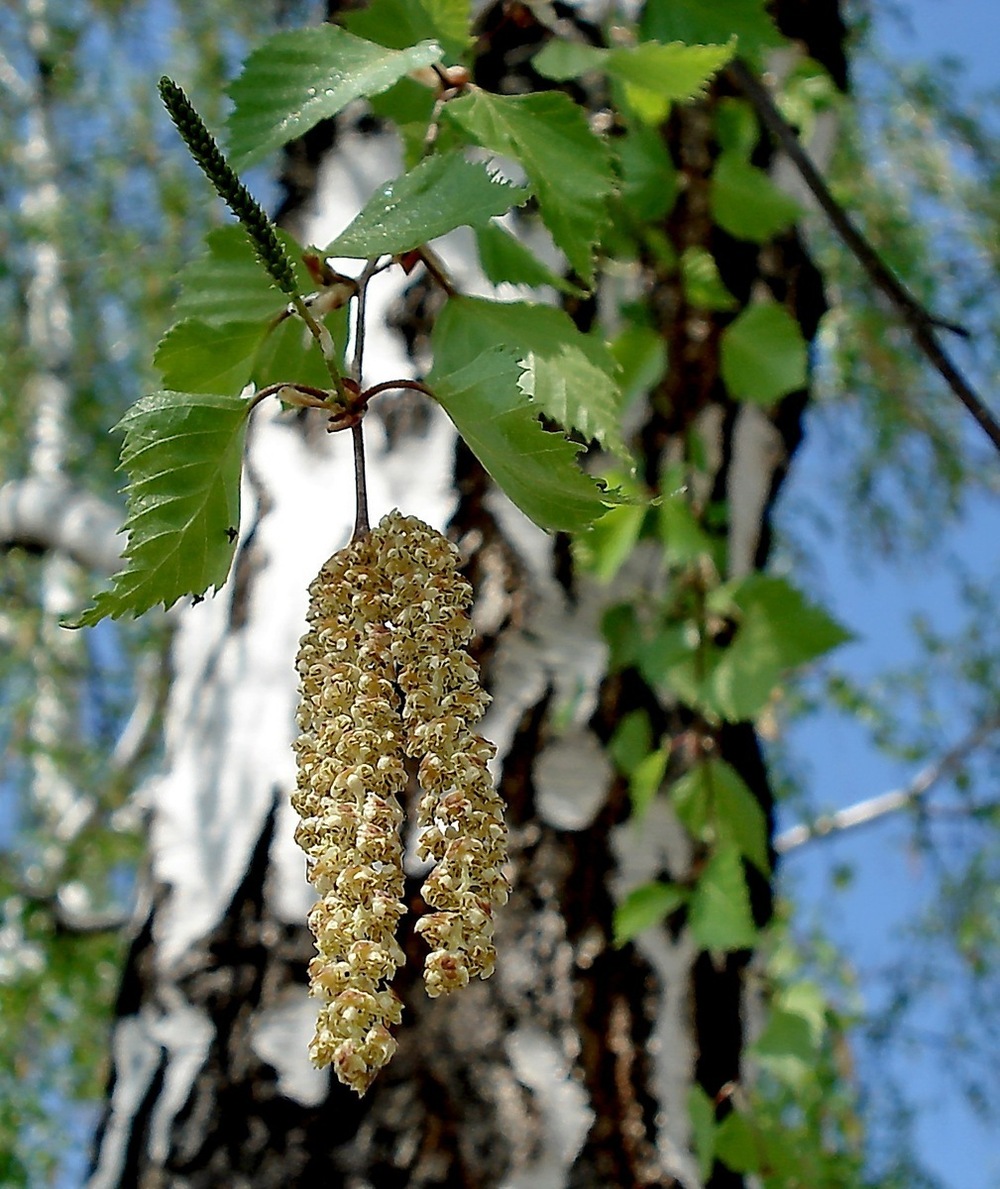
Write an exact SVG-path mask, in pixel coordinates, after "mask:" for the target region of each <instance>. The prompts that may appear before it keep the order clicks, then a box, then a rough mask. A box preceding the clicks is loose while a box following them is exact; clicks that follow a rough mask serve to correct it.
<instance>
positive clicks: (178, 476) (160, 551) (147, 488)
mask: <svg viewBox="0 0 1000 1189" xmlns="http://www.w3.org/2000/svg"><path fill="white" fill-rule="evenodd" d="M249 408H250V405H249V402H248V401H246V400H244V399H242V398H240V397H235V396H224V395H220V394H209V393H201V394H197V395H196V394H193V393H190V392H156V393H153V394H152V395H150V396H144V397H143V398H142V399H141V400H139V401H138V402H137V403H136V404H135V405H133V406H132V408H131V409H129V411H128V412H127V413H126V414H125V416H124V417H123V418H122V420H121V421H120V422H119V424H118V428H119V429H121V430H124V432H125V442H124V445H123V446H122V467H123V469H124V470H125V471H126V472H127V474H128V476H129V485H128V488H127V494H128V517H127V519H126V521H125V531H126V532H127V533H128V544H127V545H126V547H125V551H124V554H123V556H124V558H125V560H126V562H127V565H126V567H125V569H124V570H123V571H122V572H121V573H119V574H117V575H116V576H115V578H114V586H113V587H112V589H111V590H109V591H104V592H102V593H101V594H99V595H97V597H96V598H95V599H94V606H93V607H91V608H89V609H88V610H87V611H85V612H84V613H83V614H82V615H81V616H80V617H79V619H78V620H76V622H75V623H74V625H73V626H75V627H83V626H90V625H92V624H95V623H97V622H98V621H99V620H101V619H104V618H105V616H110V617H111V618H113V619H117V618H119V616H122V615H141V614H142V613H143V612H144V611H148V610H149V609H150V608H151V607H153V606H155V605H156V604H157V603H162V604H163V605H164V606H165V607H170V606H171V605H172V604H173V603H175V602H176V601H177V599H179V598H181V597H182V596H183V595H188V594H193V595H200V594H203V593H204V592H205V591H206V590H208V588H209V587H210V586H212V587H214V588H215V589H216V590H218V588H219V587H220V586H221V585H222V583H223V582H225V580H226V576H227V575H228V573H229V567H230V565H231V563H232V558H233V550H234V548H235V539H236V530H237V529H238V527H239V522H240V468H241V463H242V458H243V443H244V438H245V435H246V426H247V415H248V412H249Z"/></svg>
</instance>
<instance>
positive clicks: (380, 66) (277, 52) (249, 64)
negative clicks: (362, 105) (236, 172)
mask: <svg viewBox="0 0 1000 1189" xmlns="http://www.w3.org/2000/svg"><path fill="white" fill-rule="evenodd" d="M441 57H442V50H441V47H440V46H439V45H437V44H436V43H435V42H432V41H425V42H421V43H420V44H419V45H415V46H411V47H409V48H408V49H405V50H395V49H387V48H386V47H385V46H381V45H376V44H375V43H374V42H371V41H365V40H363V39H362V38H360V37H355V36H353V34H351V33H348V32H346V30H344V29H341V28H338V26H336V25H320V26H318V27H316V28H311V29H291V30H285V31H283V32H281V33H276V34H274V36H273V37H269V38H267V40H266V41H264V42H263V43H262V44H261V45H260V46H258V48H257V49H255V50H254V51H253V53H252V54H251V55H250V56H249V58H247V60H246V62H245V64H244V66H243V71H242V73H241V74H240V76H239V77H238V78H237V79H236V80H235V81H234V82H233V83H232V85H231V86H230V87H229V95H230V98H231V99H232V100H233V104H234V108H233V111H232V114H231V115H230V117H229V120H228V124H227V127H228V132H229V150H230V153H231V155H232V157H233V163H234V165H236V166H237V167H239V168H244V167H245V166H247V165H249V164H251V163H252V162H254V161H258V160H260V158H261V157H264V156H266V154H267V153H269V152H271V150H273V149H278V148H280V147H281V146H282V145H283V144H287V142H288V141H290V140H293V139H294V138H295V137H296V136H301V135H302V134H303V133H304V132H308V131H309V129H310V128H313V127H315V125H316V124H318V123H319V122H320V120H325V119H328V118H329V117H330V116H334V115H336V114H337V112H339V111H340V110H341V109H342V108H344V107H346V106H347V104H348V103H351V102H352V101H353V100H355V99H361V98H362V97H364V96H366V95H377V94H379V92H381V91H385V90H386V89H387V88H388V87H391V86H392V84H393V83H394V82H396V81H397V80H398V79H401V78H402V77H403V76H404V75H406V74H409V73H410V71H412V70H419V69H420V68H421V67H423V66H430V65H431V64H432V63H434V62H439V61H440V60H441Z"/></svg>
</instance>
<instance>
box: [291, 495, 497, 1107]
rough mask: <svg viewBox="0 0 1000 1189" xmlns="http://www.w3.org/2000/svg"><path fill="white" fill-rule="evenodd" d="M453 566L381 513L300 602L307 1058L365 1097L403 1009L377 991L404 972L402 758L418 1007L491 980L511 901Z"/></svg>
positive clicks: (425, 531) (449, 553)
mask: <svg viewBox="0 0 1000 1189" xmlns="http://www.w3.org/2000/svg"><path fill="white" fill-rule="evenodd" d="M458 560H459V559H458V553H457V551H456V550H455V548H454V546H452V545H451V544H450V543H449V542H448V541H447V539H446V538H445V537H443V536H442V535H441V534H440V533H438V532H436V531H435V530H434V529H432V528H430V527H429V526H428V525H426V524H424V523H423V522H422V521H419V520H416V519H414V518H412V517H405V516H402V515H400V514H399V513H398V512H393V513H390V514H389V515H388V516H386V517H385V518H384V519H383V520H382V522H381V524H380V525H379V526H378V527H377V528H376V529H374V530H373V531H372V532H371V533H370V534H369V535H368V536H367V537H365V538H364V539H362V540H360V541H357V542H355V543H353V544H352V545H350V546H348V547H347V548H346V549H344V550H342V551H341V552H340V553H338V554H335V555H334V557H332V558H331V559H330V560H329V561H328V562H327V563H326V565H325V566H324V567H323V569H322V570H321V571H320V573H319V574H318V576H317V577H316V579H315V581H314V582H313V583H312V585H311V586H310V588H309V596H310V602H309V613H308V622H309V630H308V631H307V633H306V635H305V636H304V637H303V638H302V643H301V645H300V648H299V655H298V671H299V677H300V683H301V701H300V706H299V712H298V724H299V729H300V731H301V734H300V735H299V738H298V740H297V741H296V744H295V750H296V755H297V760H298V772H299V775H298V784H297V788H296V792H295V794H294V795H293V798H292V803H293V805H294V807H295V809H296V811H297V812H298V814H299V816H300V818H301V821H300V823H299V826H298V829H297V831H296V840H297V841H298V843H299V845H300V846H301V847H302V848H303V850H304V851H305V853H306V868H307V875H308V877H309V880H310V882H311V883H312V884H313V886H314V887H315V889H316V892H317V893H318V895H319V897H320V898H319V900H318V901H317V902H316V904H315V905H314V907H313V909H312V911H311V912H310V914H309V926H310V928H311V930H312V932H313V934H314V935H315V938H316V950H317V953H316V956H315V957H314V958H313V960H312V962H311V963H310V967H309V978H310V987H311V991H312V993H313V994H314V995H316V996H317V997H319V998H320V999H321V1000H322V1006H321V1008H320V1012H319V1018H318V1021H317V1026H316V1036H315V1038H314V1039H313V1043H312V1045H311V1046H310V1055H311V1057H312V1059H313V1061H314V1063H315V1064H316V1065H318V1066H324V1065H328V1064H332V1065H333V1068H334V1070H335V1071H336V1073H337V1076H338V1077H339V1078H340V1080H341V1081H343V1082H345V1083H346V1084H347V1085H349V1086H351V1087H353V1088H354V1089H355V1090H356V1091H357V1092H358V1093H359V1094H363V1093H364V1092H365V1090H367V1088H368V1086H369V1085H370V1084H371V1082H372V1080H373V1079H374V1077H375V1075H376V1073H377V1072H378V1070H379V1069H380V1068H381V1067H382V1066H383V1065H384V1064H385V1063H386V1062H387V1061H388V1060H389V1059H390V1057H391V1056H392V1054H393V1052H394V1051H395V1047H396V1042H395V1040H394V1039H393V1037H392V1035H391V1033H390V1031H389V1027H390V1025H392V1024H398V1023H399V1021H400V1011H401V1008H400V1004H399V1001H398V999H397V998H396V996H395V995H394V994H393V992H392V991H391V989H389V983H390V982H391V981H392V978H393V976H394V975H395V972H396V970H397V968H398V967H399V966H401V965H402V963H403V962H404V955H403V952H402V950H401V948H400V946H399V943H398V941H397V939H396V929H397V925H398V923H399V920H400V918H401V916H402V915H403V914H404V912H405V906H404V904H403V903H402V901H401V900H400V896H401V895H402V891H403V869H402V840H401V827H402V825H403V821H404V812H403V808H402V805H401V803H400V799H399V798H400V795H401V794H402V793H404V792H405V789H406V785H407V774H406V767H405V762H404V761H405V757H407V756H409V757H412V758H413V759H415V760H416V761H417V762H418V764H419V768H418V779H419V783H420V787H421V793H420V797H419V801H418V805H417V813H416V823H417V831H418V833H417V853H418V856H419V857H420V858H422V859H425V860H432V861H433V862H434V864H435V865H434V867H433V869H432V870H431V872H430V874H429V875H428V876H427V879H426V881H425V883H424V886H423V888H422V894H423V897H424V900H425V901H426V903H427V904H428V905H430V906H431V907H432V908H433V909H435V910H436V911H433V912H430V913H427V914H425V915H424V916H423V917H421V919H420V920H419V921H418V922H417V925H416V930H417V932H418V933H419V934H420V935H421V936H422V937H423V938H424V940H425V941H426V942H427V944H428V945H429V946H430V953H429V954H428V955H427V958H426V963H425V969H424V983H425V986H426V988H427V993H428V994H429V995H431V996H437V995H440V994H442V993H443V992H447V991H452V990H454V989H455V988H457V987H461V986H464V985H465V984H466V983H468V981H469V979H470V978H471V977H473V976H475V975H478V976H479V977H480V978H488V977H489V975H490V974H491V973H492V972H493V966H494V961H495V956H496V955H495V950H494V947H493V909H494V907H496V906H497V905H500V904H503V903H504V902H505V900H506V898H507V883H506V879H505V877H504V874H503V865H504V863H505V861H506V829H505V826H504V820H503V804H502V801H501V799H500V797H499V796H498V794H497V793H496V792H495V790H494V788H493V782H492V779H491V777H490V774H489V770H488V768H487V763H488V761H489V760H490V759H491V758H492V756H493V753H494V749H493V745H492V744H490V743H488V742H487V741H486V740H485V739H483V738H481V737H480V736H479V735H477V734H476V733H475V730H474V727H475V725H476V724H477V723H478V721H479V719H480V718H481V717H482V714H483V712H484V710H485V709H486V706H487V704H488V701H489V698H488V696H487V694H486V693H485V691H484V690H483V689H482V686H481V685H480V681H479V671H478V668H477V667H476V665H475V663H474V662H473V661H472V659H471V658H470V656H469V654H468V652H467V651H466V645H467V644H468V642H469V639H470V637H471V635H472V628H471V624H470V622H469V616H468V610H469V607H470V605H471V602H472V590H471V587H470V586H469V584H468V583H467V582H466V581H465V579H464V578H462V576H461V574H460V573H459V570H458Z"/></svg>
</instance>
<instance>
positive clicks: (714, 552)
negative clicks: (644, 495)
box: [659, 483, 726, 571]
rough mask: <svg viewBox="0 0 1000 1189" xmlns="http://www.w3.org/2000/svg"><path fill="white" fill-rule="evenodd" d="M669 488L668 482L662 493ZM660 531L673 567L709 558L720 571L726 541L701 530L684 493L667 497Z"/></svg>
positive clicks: (664, 547) (664, 501)
mask: <svg viewBox="0 0 1000 1189" xmlns="http://www.w3.org/2000/svg"><path fill="white" fill-rule="evenodd" d="M670 489H671V488H670V485H669V483H664V484H663V486H662V490H664V491H669V490H670ZM659 529H660V540H661V541H662V542H663V553H664V556H665V557H666V559H667V562H668V563H669V564H670V565H672V566H678V567H684V566H689V565H691V564H692V563H695V562H698V561H700V560H701V559H702V558H703V557H710V558H711V559H712V561H713V563H714V564H715V567H716V569H717V570H720V571H721V569H722V566H721V564H720V563H721V561H722V557H723V555H724V553H725V547H726V543H725V540H724V539H723V538H720V537H713V536H711V535H710V534H709V533H707V532H706V531H705V530H704V528H702V526H701V524H699V522H698V520H697V518H696V517H695V514H694V510H693V509H692V507H691V504H690V503H689V501H688V500H687V499H685V498H684V495H683V494H680V493H679V494H677V495H674V496H667V497H666V498H665V499H664V500H663V502H662V503H661V504H660V507H659Z"/></svg>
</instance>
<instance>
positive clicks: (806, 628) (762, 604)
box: [710, 574, 851, 722]
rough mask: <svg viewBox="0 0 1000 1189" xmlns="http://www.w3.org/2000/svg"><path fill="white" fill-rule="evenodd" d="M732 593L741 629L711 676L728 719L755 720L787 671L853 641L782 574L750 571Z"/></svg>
mask: <svg viewBox="0 0 1000 1189" xmlns="http://www.w3.org/2000/svg"><path fill="white" fill-rule="evenodd" d="M730 597H731V599H732V603H733V605H734V606H735V608H736V614H737V616H738V618H739V627H738V629H737V631H736V635H735V636H734V637H733V640H732V642H731V643H730V644H729V645H728V646H727V647H726V648H725V649H724V650H723V651H722V654H721V656H720V658H719V662H718V664H717V665H716V666H715V668H714V671H713V672H712V674H711V677H710V687H711V694H712V701H713V702H714V704H715V705H716V706H718V708H719V710H720V711H721V712H722V714H723V715H724V716H725V717H726V718H727V719H729V720H730V721H734V722H738V721H741V720H750V719H753V718H754V717H755V716H756V715H757V714H759V713H760V711H761V710H763V708H764V706H765V705H766V704H767V701H768V699H769V698H770V696H771V693H772V691H773V690H774V688H775V686H777V685H778V684H779V683H780V682H781V680H782V678H783V676H784V675H785V673H787V672H788V670H789V669H793V668H795V667H797V666H798V665H803V664H805V663H806V662H808V661H812V660H815V659H816V658H817V657H820V656H822V655H823V654H824V653H826V652H829V651H830V650H831V649H832V648H836V647H837V645H839V644H843V643H845V642H846V641H848V640H850V639H851V635H850V633H849V632H848V631H846V630H845V629H844V628H843V627H842V626H841V625H840V624H839V623H837V621H836V620H835V619H833V618H831V617H830V616H829V615H828V614H827V613H826V612H825V611H824V610H823V609H822V608H821V607H817V606H816V605H815V604H814V603H810V602H809V601H808V600H807V599H806V598H805V596H804V595H803V594H802V593H801V591H798V590H796V589H795V587H793V586H791V585H790V584H789V583H788V582H786V581H785V579H784V578H775V577H771V576H769V575H765V574H752V575H750V576H749V577H748V578H744V579H743V580H742V581H741V582H740V583H739V584H738V585H736V586H735V587H734V588H732V590H731V592H730Z"/></svg>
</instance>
